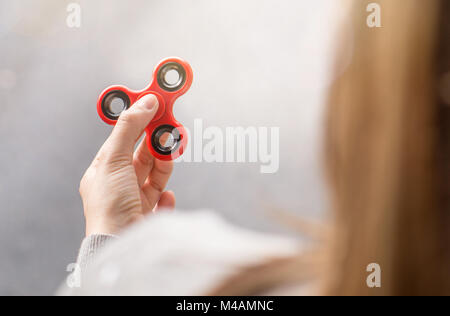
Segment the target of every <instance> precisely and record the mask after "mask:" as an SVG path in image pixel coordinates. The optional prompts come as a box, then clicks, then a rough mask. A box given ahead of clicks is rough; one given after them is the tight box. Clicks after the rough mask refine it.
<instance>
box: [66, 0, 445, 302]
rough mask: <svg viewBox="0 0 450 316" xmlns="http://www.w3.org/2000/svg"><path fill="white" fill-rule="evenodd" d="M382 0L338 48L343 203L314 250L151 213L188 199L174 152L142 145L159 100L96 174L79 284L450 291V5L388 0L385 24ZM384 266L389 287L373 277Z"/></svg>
mask: <svg viewBox="0 0 450 316" xmlns="http://www.w3.org/2000/svg"><path fill="white" fill-rule="evenodd" d="M370 2H372V1H355V4H354V8H353V19H352V20H351V23H352V29H353V33H354V39H353V42H354V51H353V52H352V59H351V63H350V65H348V66H347V68H346V69H344V70H343V69H342V67H343V64H344V62H343V58H338V63H337V66H338V67H337V70H336V72H337V73H339V74H340V75H339V78H338V80H337V82H336V83H335V85H334V86H333V88H332V89H331V93H330V102H329V104H330V105H329V111H328V122H327V142H326V151H325V155H326V162H327V163H326V167H327V171H328V179H329V184H330V195H331V201H332V208H333V212H332V214H331V216H330V220H329V223H328V224H329V225H328V226H327V228H326V229H324V230H323V231H321V232H320V235H316V237H318V241H319V242H318V243H317V244H315V246H314V247H311V248H310V249H306V248H304V247H301V246H300V245H298V244H297V243H296V242H295V241H291V240H288V239H284V238H278V237H274V236H266V235H261V234H255V233H250V232H246V231H242V230H238V229H235V228H233V227H231V226H229V225H226V224H224V223H222V222H221V221H219V220H217V219H215V218H212V217H211V215H208V213H196V214H195V215H189V216H187V215H175V214H171V215H156V216H154V217H153V218H151V219H146V220H142V219H143V218H144V217H145V216H146V214H148V213H151V212H152V211H153V209H154V207H155V206H156V212H158V209H161V208H173V207H174V205H175V197H174V194H173V193H172V192H164V187H165V184H166V183H167V180H168V178H169V176H170V173H171V171H172V165H171V163H164V162H160V161H156V160H154V159H153V158H152V157H151V156H150V155H149V153H148V152H147V150H146V147H145V145H141V146H140V147H139V148H138V150H137V151H136V152H135V153H134V155H133V148H134V144H135V142H136V140H137V139H138V138H139V136H140V135H141V133H142V130H143V129H144V127H145V126H146V125H147V123H148V122H149V121H150V120H151V119H152V117H153V115H154V113H155V112H156V109H157V102H156V100H155V99H154V98H151V97H149V98H147V99H144V100H141V101H140V102H139V103H138V104H137V105H136V106H134V107H132V108H131V109H130V110H129V111H127V112H126V113H124V114H123V115H122V117H121V119H120V122H119V124H118V125H117V126H116V128H115V129H114V131H113V133H112V135H111V137H110V138H109V139H108V141H107V142H106V143H105V145H104V146H103V148H102V149H101V150H100V152H99V154H98V156H97V158H96V159H95V161H94V163H93V164H92V166H91V167H90V168H89V170H88V171H87V173H86V175H85V177H84V178H83V181H82V183H81V190H80V191H81V195H82V198H83V202H84V208H85V216H86V222H87V225H86V226H87V236H89V237H87V239H86V240H85V241H84V243H83V247H82V250H81V252H80V260H79V262H80V263H81V265H82V267H83V269H85V270H86V273H85V275H86V276H88V277H86V278H85V279H84V280H85V283H84V284H83V286H82V287H81V288H79V289H75V290H72V291H71V292H69V293H71V294H225V295H227V294H231V295H243V294H248V295H251V294H337V295H355V294H356V295H380V294H381V295H419V294H427V295H428V294H449V293H450V291H449V285H450V280H449V277H448V276H449V273H448V269H449V268H448V267H449V266H450V258H449V256H450V249H449V248H450V218H449V211H450V205H449V199H448V197H449V180H450V179H449V176H450V168H449V167H450V166H449V161H450V160H449V149H450V143H449V142H450V141H449V140H450V137H449V136H450V135H449V133H450V130H449V126H450V122H449V118H450V113H449V112H450V47H449V46H450V38H449V36H450V25H449V22H448V21H449V20H448V18H447V17H448V14H450V3H449V2H448V1H446V0H429V1H422V0H404V1H392V0H384V1H378V3H379V4H380V5H381V7H382V14H383V15H382V19H383V20H382V24H383V27H382V28H374V29H372V28H369V27H367V24H366V18H367V12H366V10H365V9H366V7H367V5H368V4H369V3H370ZM343 42H344V45H342V50H341V52H340V54H339V57H342V56H344V55H345V54H344V51H345V50H346V48H347V47H348V45H347V44H348V43H349V42H350V41H349V39H346V40H345V41H343ZM136 222H141V224H139V225H137V226H133V228H132V229H130V230H129V231H128V232H126V233H125V236H124V237H120V238H119V237H117V239H118V240H116V241H111V239H114V238H116V237H111V235H114V236H116V235H120V234H121V232H122V231H124V230H125V229H127V228H128V227H129V225H130V224H134V223H136ZM169 229H171V230H172V231H167V230H169ZM156 238H157V239H158V240H167V242H164V243H163V244H161V243H153V242H152V240H154V239H156ZM166 238H167V239H166ZM223 240H225V242H222V243H221V241H223ZM109 242H110V245H109V246H106V247H105V248H104V251H103V252H102V254H100V255H99V254H98V253H97V252H98V249H100V248H102V246H103V244H105V243H109ZM93 256H96V257H97V258H96V260H94V263H92V264H91V263H90V260H91V258H92V257H93ZM371 263H376V264H378V265H379V266H380V267H381V269H382V286H381V287H380V288H369V287H368V286H367V284H366V278H367V276H368V272H367V270H366V269H367V266H368V265H369V264H371ZM178 278H182V280H183V282H181V283H182V284H179V283H180V282H178V283H177V280H178ZM66 293H68V292H66Z"/></svg>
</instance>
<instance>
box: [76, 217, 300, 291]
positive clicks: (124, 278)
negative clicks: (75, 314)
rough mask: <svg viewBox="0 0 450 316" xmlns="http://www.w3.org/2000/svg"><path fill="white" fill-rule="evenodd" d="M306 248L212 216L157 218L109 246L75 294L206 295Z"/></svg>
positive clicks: (146, 221)
mask: <svg viewBox="0 0 450 316" xmlns="http://www.w3.org/2000/svg"><path fill="white" fill-rule="evenodd" d="M300 248H301V245H300V244H299V242H298V241H296V240H292V239H289V238H285V237H280V236H276V235H270V234H265V233H259V232H254V231H250V230H246V229H243V228H239V227H237V226H234V225H232V224H230V223H228V222H226V221H225V220H223V219H222V218H221V217H219V216H218V215H215V214H214V213H213V212H210V211H196V212H171V213H166V214H157V215H154V216H151V217H150V218H149V219H147V220H145V221H144V222H142V223H140V224H139V225H137V226H135V227H133V229H131V230H130V231H128V232H127V233H125V234H124V235H123V236H122V237H121V238H119V239H117V240H115V241H114V242H112V243H111V244H109V245H108V246H107V247H106V248H105V249H104V251H102V253H101V254H100V256H99V257H98V258H97V259H96V261H95V262H94V263H93V264H92V266H91V269H90V270H89V271H88V272H87V277H86V278H84V280H83V284H82V288H80V289H78V290H76V291H74V294H78V292H79V294H82V295H91V294H105V295H121V294H122V295H134V294H137V295H200V294H202V293H206V292H207V291H208V290H209V289H210V288H212V287H214V286H215V285H216V284H217V283H218V282H221V281H222V280H224V279H226V278H227V277H229V276H230V275H231V274H232V273H234V272H236V271H237V270H239V269H240V268H242V267H245V266H249V265H253V264H257V263H260V262H264V261H265V260H270V259H272V258H279V257H286V256H292V255H295V254H297V253H298V252H299V251H300V250H301V249H300Z"/></svg>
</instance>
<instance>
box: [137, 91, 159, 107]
mask: <svg viewBox="0 0 450 316" xmlns="http://www.w3.org/2000/svg"><path fill="white" fill-rule="evenodd" d="M139 102H140V103H141V105H142V106H143V107H144V108H146V109H147V110H153V109H155V108H156V107H157V106H158V99H157V98H156V96H155V95H153V94H147V95H145V96H143V97H142V98H141V99H140V100H139Z"/></svg>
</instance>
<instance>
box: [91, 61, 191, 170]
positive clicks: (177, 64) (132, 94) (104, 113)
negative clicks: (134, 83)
mask: <svg viewBox="0 0 450 316" xmlns="http://www.w3.org/2000/svg"><path fill="white" fill-rule="evenodd" d="M193 77H194V75H193V72H192V68H191V66H190V65H189V64H188V63H187V62H186V61H184V60H182V59H180V58H176V57H172V58H167V59H164V60H163V61H161V62H160V63H159V64H158V66H156V68H155V70H154V72H153V77H152V80H151V83H150V85H149V86H148V87H147V88H145V89H144V90H142V91H133V90H130V89H128V88H127V87H124V86H112V87H109V88H107V89H106V90H105V91H103V92H102V94H101V95H100V97H99V98H98V102H97V111H98V114H99V115H100V117H101V119H102V120H103V121H104V122H106V123H107V124H110V125H115V124H116V123H117V120H118V119H119V116H120V114H121V113H122V112H123V111H125V110H127V109H129V108H130V106H132V105H133V104H134V103H135V102H136V101H137V100H139V99H140V98H142V97H143V96H145V95H147V94H153V95H155V96H156V98H157V99H158V102H159V108H158V112H157V113H156V115H155V117H154V118H153V120H152V121H151V122H150V124H149V125H148V126H147V127H146V129H145V131H146V133H147V145H148V148H149V149H150V152H151V153H152V155H153V156H154V157H156V158H157V159H159V160H166V161H167V160H174V159H176V158H178V157H180V156H181V155H182V154H183V152H184V150H185V148H186V145H187V142H188V136H187V133H186V130H185V128H184V127H183V125H181V123H179V122H178V121H177V120H175V117H174V116H173V112H172V110H173V104H174V103H175V101H176V100H177V99H178V98H179V97H180V96H182V95H183V94H185V93H186V92H187V91H188V90H189V88H190V87H191V85H192V80H193Z"/></svg>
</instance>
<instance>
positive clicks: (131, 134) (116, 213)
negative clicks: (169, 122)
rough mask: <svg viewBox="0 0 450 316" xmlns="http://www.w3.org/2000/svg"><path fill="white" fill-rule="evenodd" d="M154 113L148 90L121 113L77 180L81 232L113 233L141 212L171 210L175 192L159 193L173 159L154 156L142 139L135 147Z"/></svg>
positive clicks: (151, 97) (154, 102) (167, 177)
mask: <svg viewBox="0 0 450 316" xmlns="http://www.w3.org/2000/svg"><path fill="white" fill-rule="evenodd" d="M157 111H158V100H157V98H156V97H155V96H153V95H151V94H149V95H146V96H144V97H143V98H141V99H140V100H138V101H137V102H136V104H134V105H133V106H132V107H130V109H128V110H127V111H125V112H123V113H122V115H121V116H120V118H119V120H118V122H117V124H116V126H115V127H114V130H113V131H112V133H111V136H110V137H109V138H108V140H107V141H106V142H105V144H104V145H103V146H102V148H101V149H100V151H99V152H98V154H97V156H96V158H95V159H94V161H93V162H92V164H91V166H90V167H89V168H88V170H87V171H86V173H85V175H84V176H83V179H82V180H81V183H80V194H81V198H82V200H83V206H84V216H85V218H86V236H90V235H93V234H112V235H114V234H117V233H119V232H120V231H122V230H123V229H124V228H126V227H128V226H129V225H130V224H133V223H135V222H136V221H139V220H140V219H142V218H143V217H144V216H145V215H147V214H149V213H151V212H155V211H157V210H159V209H163V208H167V209H173V208H174V207H175V195H174V193H173V192H171V191H164V189H165V187H166V184H167V181H168V180H169V178H170V175H171V174H172V170H173V162H172V161H160V160H157V159H155V158H154V157H153V156H152V155H151V154H150V151H149V150H148V147H147V144H146V141H145V139H144V140H143V141H142V142H141V144H139V146H138V148H137V149H136V151H134V148H135V145H136V143H137V141H138V140H139V138H140V137H141V135H142V134H143V131H144V129H145V127H146V126H147V125H148V124H149V123H150V121H151V120H152V119H153V117H154V116H155V114H156V112H157Z"/></svg>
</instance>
